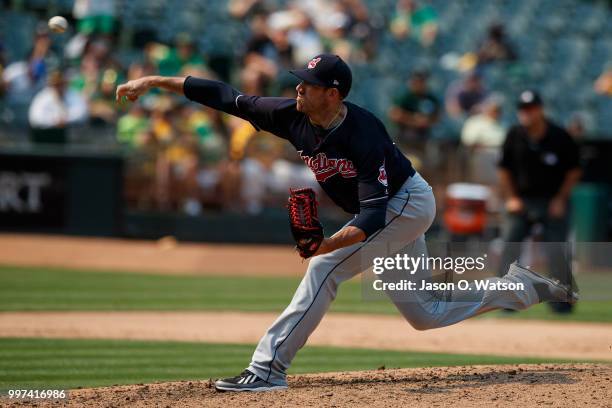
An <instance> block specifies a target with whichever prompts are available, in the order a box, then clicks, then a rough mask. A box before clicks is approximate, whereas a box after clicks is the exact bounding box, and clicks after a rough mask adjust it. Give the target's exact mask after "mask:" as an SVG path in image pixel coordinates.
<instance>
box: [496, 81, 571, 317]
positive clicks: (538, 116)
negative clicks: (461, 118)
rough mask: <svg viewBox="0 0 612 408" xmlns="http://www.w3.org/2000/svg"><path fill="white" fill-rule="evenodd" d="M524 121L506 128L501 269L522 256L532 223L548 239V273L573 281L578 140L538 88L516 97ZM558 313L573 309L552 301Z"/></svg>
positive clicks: (501, 165)
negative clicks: (557, 120)
mask: <svg viewBox="0 0 612 408" xmlns="http://www.w3.org/2000/svg"><path fill="white" fill-rule="evenodd" d="M517 108H518V119H519V123H520V125H518V126H514V127H512V128H511V129H510V130H509V131H508V135H507V137H506V141H505V142H504V145H503V149H502V156H501V159H500V162H499V176H500V185H501V189H502V192H503V193H505V197H506V205H505V207H506V214H505V217H504V225H503V240H504V242H505V243H506V245H505V247H504V251H503V254H502V262H501V264H500V272H501V273H505V271H507V269H508V266H509V264H510V263H511V262H513V261H515V260H517V259H519V255H520V242H521V241H523V240H524V239H525V238H527V237H528V236H529V235H530V233H531V229H532V227H533V226H534V225H536V224H537V225H540V226H541V229H542V233H541V240H542V241H544V242H547V243H549V244H547V245H546V246H545V250H546V252H547V253H548V256H549V268H550V274H551V276H553V277H554V278H556V279H558V280H559V281H560V282H562V283H564V284H570V283H572V276H571V270H570V265H569V262H570V260H569V259H567V258H566V254H567V253H568V251H567V248H566V247H565V245H564V244H565V242H566V240H567V234H568V227H569V211H568V201H569V197H570V194H571V191H572V188H573V187H574V185H575V184H576V183H577V182H578V180H579V178H580V174H581V171H580V168H579V158H578V145H577V144H576V143H575V142H574V140H573V139H572V138H571V136H570V135H568V134H567V132H566V131H565V130H563V129H562V128H560V127H559V126H557V125H556V124H554V123H552V122H551V121H550V120H549V119H548V118H547V117H546V115H545V114H544V109H543V106H542V100H541V99H540V96H539V95H538V94H537V93H536V92H534V91H530V90H528V91H524V92H523V93H521V95H520V97H519V101H518V106H517ZM551 306H552V307H553V310H554V311H556V312H569V311H571V305H570V304H567V303H555V304H551Z"/></svg>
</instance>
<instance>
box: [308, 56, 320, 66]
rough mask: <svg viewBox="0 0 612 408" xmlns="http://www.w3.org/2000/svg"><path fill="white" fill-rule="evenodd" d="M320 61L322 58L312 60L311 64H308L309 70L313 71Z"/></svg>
mask: <svg viewBox="0 0 612 408" xmlns="http://www.w3.org/2000/svg"><path fill="white" fill-rule="evenodd" d="M319 61H321V58H313V59H311V60H310V62H309V63H308V69H313V68H314V67H316V66H317V64H318V63H319Z"/></svg>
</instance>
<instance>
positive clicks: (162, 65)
mask: <svg viewBox="0 0 612 408" xmlns="http://www.w3.org/2000/svg"><path fill="white" fill-rule="evenodd" d="M188 66H189V67H194V68H195V67H197V68H200V69H204V67H205V63H204V58H202V56H201V55H200V54H199V53H198V51H197V49H196V45H195V43H194V41H193V39H192V38H191V37H190V36H189V34H186V33H180V34H178V35H177V37H176V40H175V47H174V48H168V47H164V55H162V56H160V61H159V62H158V71H159V74H160V75H165V76H174V75H179V74H181V73H182V72H183V69H185V68H186V67H188Z"/></svg>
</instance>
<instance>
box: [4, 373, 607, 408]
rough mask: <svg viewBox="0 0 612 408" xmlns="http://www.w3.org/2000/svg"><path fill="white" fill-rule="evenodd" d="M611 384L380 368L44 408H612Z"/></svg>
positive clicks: (120, 394) (599, 377)
mask: <svg viewBox="0 0 612 408" xmlns="http://www.w3.org/2000/svg"><path fill="white" fill-rule="evenodd" d="M611 378H612V366H609V365H601V364H561V365H554V364H542V365H532V364H529V365H528V364H521V365H503V366H468V367H438V368H418V369H386V370H385V369H379V370H377V371H362V372H346V373H326V374H310V375H296V376H290V377H289V386H290V388H289V389H288V390H285V391H275V392H267V393H220V392H216V391H215V390H214V388H213V381H212V380H209V381H183V382H173V383H155V384H148V385H143V384H140V385H130V386H117V387H107V388H94V389H83V390H75V391H71V394H70V398H69V400H67V401H55V402H51V401H49V402H45V403H42V404H39V405H38V406H66V407H85V406H87V407H92V406H96V407H97V406H102V407H109V406H112V407H127V406H129V407H224V408H231V407H240V408H243V407H247V406H248V407H259V406H261V407H303V406H328V407H329V406H334V407H353V406H369V407H389V406H410V407H434V406H435V407H453V408H457V407H506V406H512V407H516V406H519V407H540V406H551V407H560V406H576V407H582V406H590V407H611V406H612V402H611V401H612V389H611V388H610V379H611ZM28 404H30V402H20V403H18V404H16V405H14V406H29V405H28Z"/></svg>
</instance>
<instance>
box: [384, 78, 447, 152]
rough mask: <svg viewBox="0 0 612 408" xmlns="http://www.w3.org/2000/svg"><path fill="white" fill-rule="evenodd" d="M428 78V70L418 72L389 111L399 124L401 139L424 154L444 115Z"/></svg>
mask: <svg viewBox="0 0 612 408" xmlns="http://www.w3.org/2000/svg"><path fill="white" fill-rule="evenodd" d="M427 77H428V74H427V72H425V71H414V72H413V73H412V74H411V75H410V79H409V80H408V83H407V88H406V89H405V90H404V91H403V92H402V94H401V95H399V96H398V97H396V98H395V100H394V101H393V106H392V107H391V109H390V110H389V118H390V119H391V120H392V121H393V122H394V123H396V124H397V125H398V126H399V134H398V138H397V140H398V142H399V143H400V144H401V145H404V146H406V148H407V149H408V151H410V152H413V151H416V152H418V153H420V154H422V153H423V152H424V150H425V143H426V142H427V139H428V137H429V136H430V133H431V129H432V127H433V126H434V125H435V124H436V123H437V122H438V119H439V114H440V102H439V101H438V98H436V97H435V96H434V95H433V94H432V93H431V91H430V90H429V87H428V85H427Z"/></svg>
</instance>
